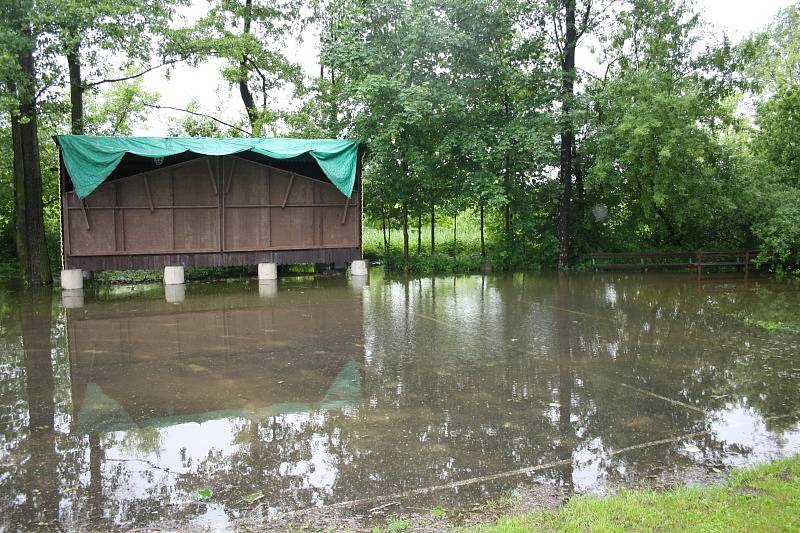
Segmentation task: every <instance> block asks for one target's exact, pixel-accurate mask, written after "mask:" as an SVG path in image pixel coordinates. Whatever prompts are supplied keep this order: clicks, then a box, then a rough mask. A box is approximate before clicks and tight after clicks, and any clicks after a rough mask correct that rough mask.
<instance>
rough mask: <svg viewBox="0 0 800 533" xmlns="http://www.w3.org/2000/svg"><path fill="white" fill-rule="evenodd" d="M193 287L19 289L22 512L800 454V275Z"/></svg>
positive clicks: (199, 504) (232, 504)
mask: <svg viewBox="0 0 800 533" xmlns="http://www.w3.org/2000/svg"><path fill="white" fill-rule="evenodd" d="M170 300H172V302H171V303H170V302H167V301H166V299H165V295H164V289H163V288H162V287H160V286H137V287H114V288H100V289H88V290H87V291H86V292H85V294H84V297H83V302H82V306H80V302H79V303H78V304H75V302H74V300H73V301H72V302H71V303H70V302H67V303H68V304H69V305H70V306H75V305H79V306H78V307H72V308H68V309H65V307H64V305H63V302H62V296H61V294H60V293H55V292H31V291H22V290H20V289H18V288H15V287H14V286H6V287H3V288H2V290H0V343H2V355H1V356H0V357H1V359H0V374H1V375H2V380H1V381H0V429H1V430H2V433H1V434H0V441H2V449H0V527H2V528H3V529H6V530H15V529H41V530H54V529H59V528H60V529H81V528H83V529H103V530H106V529H115V528H120V529H126V528H133V527H144V526H156V527H158V526H166V527H171V526H174V525H179V526H184V527H187V528H189V529H193V528H197V527H207V528H211V529H225V528H228V527H233V526H235V525H236V524H237V523H240V522H239V521H241V520H242V519H247V520H252V519H253V518H254V517H255V518H257V519H261V520H264V521H267V522H268V521H269V520H271V519H273V518H274V517H280V516H285V513H288V512H292V511H297V510H300V509H307V508H318V507H323V508H327V506H334V507H336V506H339V508H341V509H344V510H348V511H349V510H351V509H352V510H355V512H359V511H363V510H364V509H370V508H374V507H377V506H380V505H382V504H385V503H387V502H392V503H393V502H401V503H402V504H403V505H407V506H409V507H410V508H417V509H426V508H427V509H430V508H431V507H432V506H436V505H442V506H446V507H447V508H468V507H470V506H473V505H475V503H476V502H480V501H484V500H486V499H487V498H494V497H497V495H502V494H506V493H507V492H508V491H509V490H512V489H515V488H518V487H526V486H533V485H537V484H545V485H552V486H556V487H558V488H559V490H563V491H564V492H565V493H571V492H573V491H577V492H587V491H590V492H592V491H593V492H600V493H602V492H603V491H605V490H608V489H609V488H614V487H616V486H619V485H620V484H624V485H634V486H638V485H648V484H657V483H658V482H659V480H668V482H672V483H674V482H684V481H688V482H692V481H693V480H695V479H697V478H698V476H700V477H701V478H702V475H703V474H712V473H720V472H721V473H724V472H725V471H726V469H728V468H730V467H733V466H740V465H746V464H751V463H755V462H759V461H763V460H767V459H769V458H771V457H776V456H782V455H788V454H791V453H795V452H797V451H800V425H799V424H798V420H800V355H799V354H798V346H799V345H800V334H798V333H796V332H795V331H796V330H795V329H794V328H796V324H797V322H798V319H797V317H798V316H800V291H799V290H798V288H797V287H796V286H793V285H791V284H787V283H780V282H775V281H770V280H767V279H753V278H751V279H749V280H744V279H742V278H741V276H739V275H736V276H734V275H731V276H727V275H717V276H711V277H709V278H706V279H704V280H703V281H702V282H698V281H697V280H696V279H694V278H692V277H690V276H688V275H681V274H677V275H657V274H650V275H624V274H623V275H575V276H571V277H558V276H556V275H530V274H529V275H521V274H517V275H509V276H483V277H482V276H472V277H457V278H453V277H450V278H447V277H440V278H423V279H412V280H400V279H384V276H383V275H382V273H381V272H380V271H377V270H374V271H373V272H372V273H371V276H370V282H369V285H368V286H365V287H361V286H359V285H357V286H354V285H353V283H352V282H351V281H348V280H346V279H343V278H335V279H313V278H309V279H283V280H281V281H280V282H279V284H278V286H277V287H264V286H262V287H259V285H258V284H257V283H256V282H254V281H248V282H235V283H196V284H190V285H188V286H187V287H186V291H185V297H183V298H177V299H176V298H170ZM793 321H794V322H793ZM779 322H780V324H778V323H779ZM758 324H760V326H759V325H758ZM776 325H777V326H776ZM769 330H774V331H769Z"/></svg>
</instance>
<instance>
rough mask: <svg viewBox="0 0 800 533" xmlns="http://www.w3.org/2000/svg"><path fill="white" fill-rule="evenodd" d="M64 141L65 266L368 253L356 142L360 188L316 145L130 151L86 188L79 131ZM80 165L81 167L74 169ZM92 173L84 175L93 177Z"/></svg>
mask: <svg viewBox="0 0 800 533" xmlns="http://www.w3.org/2000/svg"><path fill="white" fill-rule="evenodd" d="M89 139H90V140H92V141H93V142H97V141H98V139H101V140H104V139H103V138H89ZM114 139H116V138H112V140H114ZM126 139H129V140H130V139H133V140H134V141H135V140H137V139H136V138H126ZM57 140H58V142H59V147H60V148H61V154H62V164H61V192H62V194H61V206H62V227H63V253H64V268H81V269H84V270H90V271H91V270H102V269H131V268H159V267H162V266H166V265H183V266H232V265H254V264H257V263H267V262H269V263H339V264H343V263H347V262H350V261H352V260H355V259H360V258H361V201H360V197H361V194H360V190H361V184H360V181H361V176H360V170H361V169H360V157H359V156H360V151H359V150H358V149H357V146H356V148H355V149H353V150H351V157H352V158H355V159H353V165H352V169H353V171H352V174H353V177H352V178H351V183H350V184H349V186H350V187H352V189H347V188H344V189H343V187H342V186H341V184H339V183H336V184H335V183H334V182H333V181H332V180H331V179H329V176H328V174H326V171H324V170H323V167H322V166H320V164H318V161H317V159H315V158H314V157H312V156H311V155H309V153H311V152H309V153H302V154H300V155H297V156H296V157H287V158H271V157H268V156H266V155H263V154H262V153H258V152H256V151H247V150H244V151H240V152H236V153H230V154H228V155H223V156H219V155H203V154H201V153H194V152H191V151H184V152H181V153H176V154H174V155H170V156H166V157H161V158H153V157H144V156H138V155H135V154H134V153H130V152H125V153H124V155H123V156H122V157H121V159H120V160H119V162H118V164H117V166H116V167H114V168H113V171H111V173H110V174H109V175H108V176H106V177H104V178H103V179H102V180H100V183H99V184H94V183H93V185H92V186H93V187H94V188H91V187H86V186H83V188H82V187H81V186H80V185H81V181H80V180H79V179H78V178H77V177H74V176H73V175H71V172H70V171H69V170H68V168H69V166H68V165H67V164H65V160H66V159H67V156H70V157H73V158H75V154H73V153H69V154H68V153H66V152H65V151H66V150H67V149H68V147H69V146H71V145H70V144H68V143H67V141H70V140H72V141H74V140H75V136H62V137H59V138H58V139H57ZM228 141H229V142H232V141H231V140H228ZM264 141H265V142H266V141H270V139H265V140H264ZM285 141H286V142H288V141H294V140H285ZM208 142H212V140H208ZM320 142H323V141H320ZM329 142H344V141H329ZM351 144H352V143H351ZM84 149H85V150H91V146H90V147H88V148H84ZM77 155H81V156H84V155H87V154H77ZM91 156H92V154H88V156H87V157H86V158H85V159H90V158H91ZM82 168H83V167H73V171H72V174H76V176H77V173H78V172H79V171H82V170H80V169H82ZM76 169H78V170H76ZM92 171H93V170H92V169H91V168H89V170H88V171H86V172H88V178H87V177H85V176H82V177H81V179H83V180H85V179H90V178H92V176H93V175H92V174H91V172H92ZM95 181H97V180H95ZM342 190H345V191H346V192H350V195H349V196H347V195H346V194H344V193H343V192H341V191H342ZM79 193H81V194H84V197H83V198H82V197H81V196H80V195H79Z"/></svg>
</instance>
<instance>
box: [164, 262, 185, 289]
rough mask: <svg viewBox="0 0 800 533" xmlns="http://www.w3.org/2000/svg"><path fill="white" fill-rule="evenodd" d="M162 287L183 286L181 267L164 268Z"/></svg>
mask: <svg viewBox="0 0 800 533" xmlns="http://www.w3.org/2000/svg"><path fill="white" fill-rule="evenodd" d="M164 285H183V267H182V266H168V267H164Z"/></svg>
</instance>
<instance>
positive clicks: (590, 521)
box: [468, 456, 800, 533]
mask: <svg viewBox="0 0 800 533" xmlns="http://www.w3.org/2000/svg"><path fill="white" fill-rule="evenodd" d="M656 530H657V531H798V530H800V456H795V457H793V458H791V459H785V460H779V461H775V462H773V463H770V464H767V465H763V466H758V467H755V468H752V469H747V470H740V471H738V472H736V473H734V474H733V475H732V476H731V477H730V478H729V479H728V480H727V481H726V482H725V483H724V484H723V485H720V486H714V487H703V488H679V489H673V490H669V491H665V492H656V491H640V490H636V491H627V490H625V491H621V492H620V493H619V494H617V495H615V496H611V497H607V498H598V497H583V496H581V497H576V498H573V499H571V500H570V501H569V502H568V503H567V504H566V505H564V506H563V507H561V508H560V509H558V510H555V511H540V512H535V513H530V514H524V515H519V516H509V517H503V518H500V519H499V520H498V521H497V522H496V523H495V524H483V525H479V526H476V527H473V528H470V529H469V530H468V531H470V532H473V533H516V532H527V531H656Z"/></svg>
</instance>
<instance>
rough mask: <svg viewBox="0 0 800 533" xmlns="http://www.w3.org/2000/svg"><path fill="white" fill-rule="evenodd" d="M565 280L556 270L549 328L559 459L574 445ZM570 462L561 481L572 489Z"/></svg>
mask: <svg viewBox="0 0 800 533" xmlns="http://www.w3.org/2000/svg"><path fill="white" fill-rule="evenodd" d="M568 283H569V280H568V279H567V276H566V275H565V274H564V273H563V272H560V273H559V274H558V288H557V294H558V296H557V298H556V302H557V305H558V309H557V310H556V312H555V328H554V331H553V337H554V341H555V342H554V346H555V348H556V353H555V357H556V358H557V360H558V404H559V406H558V434H559V440H558V458H559V460H566V459H570V460H571V459H572V454H573V449H574V446H575V441H574V437H575V435H574V430H573V429H572V420H571V413H572V385H573V379H574V378H573V376H572V346H571V344H572V343H571V339H572V335H571V332H570V319H569V316H568V314H567V313H566V312H565V311H564V309H565V308H566V306H568V305H569V303H568V301H567V300H568V296H569V288H568V287H567V285H568ZM572 470H573V465H572V462H571V461H570V463H569V464H568V465H565V466H564V467H562V468H561V469H560V471H561V473H562V476H563V477H562V480H561V481H562V484H563V485H564V487H566V488H567V489H568V490H572V488H573V482H572V473H573V472H572Z"/></svg>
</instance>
